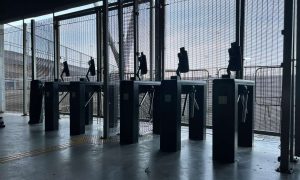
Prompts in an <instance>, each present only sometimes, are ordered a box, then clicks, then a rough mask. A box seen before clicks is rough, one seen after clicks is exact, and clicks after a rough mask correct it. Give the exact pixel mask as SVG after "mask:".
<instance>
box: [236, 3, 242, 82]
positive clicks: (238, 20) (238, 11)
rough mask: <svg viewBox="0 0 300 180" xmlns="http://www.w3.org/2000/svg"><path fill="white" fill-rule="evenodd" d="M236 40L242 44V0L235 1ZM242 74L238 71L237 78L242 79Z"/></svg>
mask: <svg viewBox="0 0 300 180" xmlns="http://www.w3.org/2000/svg"><path fill="white" fill-rule="evenodd" d="M235 8H236V10H235V12H236V14H235V42H237V43H238V45H239V46H240V45H241V42H240V40H241V39H240V38H241V31H240V30H241V29H240V28H241V0H236V2H235ZM240 76H241V72H240V71H237V72H236V75H235V77H236V78H237V79H240Z"/></svg>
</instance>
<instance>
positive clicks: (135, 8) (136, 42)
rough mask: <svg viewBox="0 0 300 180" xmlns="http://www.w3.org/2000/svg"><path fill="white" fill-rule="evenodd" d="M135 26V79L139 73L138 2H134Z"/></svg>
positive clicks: (136, 0)
mask: <svg viewBox="0 0 300 180" xmlns="http://www.w3.org/2000/svg"><path fill="white" fill-rule="evenodd" d="M133 2H134V3H133V24H134V77H136V74H137V71H138V57H139V3H138V0H134V1H133Z"/></svg>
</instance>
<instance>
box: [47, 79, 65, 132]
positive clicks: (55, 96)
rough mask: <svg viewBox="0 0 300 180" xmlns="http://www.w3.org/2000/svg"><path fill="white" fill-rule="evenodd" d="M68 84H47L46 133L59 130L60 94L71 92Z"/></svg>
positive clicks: (56, 82)
mask: <svg viewBox="0 0 300 180" xmlns="http://www.w3.org/2000/svg"><path fill="white" fill-rule="evenodd" d="M69 88H70V83H68V82H59V81H54V82H45V131H54V130H58V128H59V125H58V119H59V93H60V92H69Z"/></svg>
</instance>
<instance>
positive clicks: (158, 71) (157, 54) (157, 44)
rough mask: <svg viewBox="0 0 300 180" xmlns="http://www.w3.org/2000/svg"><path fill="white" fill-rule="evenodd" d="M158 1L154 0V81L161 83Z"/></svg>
mask: <svg viewBox="0 0 300 180" xmlns="http://www.w3.org/2000/svg"><path fill="white" fill-rule="evenodd" d="M159 21H160V0H155V81H161V80H162V79H161V74H162V73H161V59H160V49H161V47H160V32H159V27H160V24H159Z"/></svg>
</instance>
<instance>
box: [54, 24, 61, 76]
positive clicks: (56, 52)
mask: <svg viewBox="0 0 300 180" xmlns="http://www.w3.org/2000/svg"><path fill="white" fill-rule="evenodd" d="M53 28H54V79H56V80H57V79H59V63H60V42H59V41H60V37H59V21H56V20H54V22H53Z"/></svg>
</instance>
